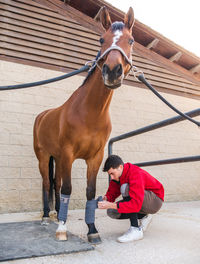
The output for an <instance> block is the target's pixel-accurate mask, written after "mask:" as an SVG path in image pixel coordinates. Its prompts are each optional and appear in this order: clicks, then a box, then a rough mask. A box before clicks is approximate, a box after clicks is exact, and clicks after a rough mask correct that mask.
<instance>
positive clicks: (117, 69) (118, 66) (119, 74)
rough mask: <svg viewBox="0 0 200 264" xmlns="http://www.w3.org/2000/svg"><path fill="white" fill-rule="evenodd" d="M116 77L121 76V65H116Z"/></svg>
mask: <svg viewBox="0 0 200 264" xmlns="http://www.w3.org/2000/svg"><path fill="white" fill-rule="evenodd" d="M116 75H117V78H118V77H119V76H121V75H122V65H121V64H118V65H117V66H116Z"/></svg>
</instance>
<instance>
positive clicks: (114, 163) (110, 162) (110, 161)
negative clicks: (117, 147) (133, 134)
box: [103, 155, 124, 172]
mask: <svg viewBox="0 0 200 264" xmlns="http://www.w3.org/2000/svg"><path fill="white" fill-rule="evenodd" d="M119 165H124V162H123V160H122V159H121V158H120V157H119V156H117V155H110V156H109V157H108V158H107V160H106V161H105V164H104V168H103V171H104V172H105V171H108V170H109V169H110V168H113V169H116V168H118V167H119Z"/></svg>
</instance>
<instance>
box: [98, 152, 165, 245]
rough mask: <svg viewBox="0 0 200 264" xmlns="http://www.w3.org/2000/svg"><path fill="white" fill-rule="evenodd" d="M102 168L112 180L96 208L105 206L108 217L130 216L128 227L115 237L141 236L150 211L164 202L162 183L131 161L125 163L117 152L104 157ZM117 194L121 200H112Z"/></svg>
mask: <svg viewBox="0 0 200 264" xmlns="http://www.w3.org/2000/svg"><path fill="white" fill-rule="evenodd" d="M103 171H104V172H108V174H109V175H110V178H111V181H110V184H109V187H108V190H107V192H106V195H105V196H104V197H103V201H101V202H98V208H99V209H107V214H108V216H110V217H111V218H114V219H130V228H129V229H128V231H127V232H126V233H125V234H124V235H122V236H120V237H118V239H117V241H118V242H122V243H124V242H130V241H134V240H139V239H142V238H143V232H144V231H145V230H146V228H147V226H148V225H149V223H150V222H151V219H152V214H155V213H156V212H158V211H159V210H160V208H161V206H162V204H163V201H164V188H163V185H162V184H161V183H160V182H159V181H158V180H156V179H155V178H154V177H153V176H151V175H150V174H149V173H148V172H146V171H145V170H142V169H141V168H139V167H137V166H135V165H133V164H131V163H125V164H124V163H123V161H122V159H121V158H120V157H119V156H116V155H111V156H109V157H108V158H107V160H106V162H105V164H104V168H103ZM119 195H122V197H123V200H120V201H118V202H115V199H116V198H117V197H118V196H119Z"/></svg>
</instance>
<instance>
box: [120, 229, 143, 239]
mask: <svg viewBox="0 0 200 264" xmlns="http://www.w3.org/2000/svg"><path fill="white" fill-rule="evenodd" d="M142 238H143V231H142V229H141V228H140V227H134V226H131V227H130V228H129V229H128V231H127V232H126V233H125V234H123V236H120V237H118V238H117V241H118V242H121V243H126V242H130V241H136V240H139V239H142Z"/></svg>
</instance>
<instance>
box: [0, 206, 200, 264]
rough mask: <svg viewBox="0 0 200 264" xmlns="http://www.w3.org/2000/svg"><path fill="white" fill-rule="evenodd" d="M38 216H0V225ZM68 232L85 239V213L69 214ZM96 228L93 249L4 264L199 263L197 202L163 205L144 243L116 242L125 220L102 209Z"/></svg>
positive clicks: (32, 214)
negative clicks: (97, 242)
mask: <svg viewBox="0 0 200 264" xmlns="http://www.w3.org/2000/svg"><path fill="white" fill-rule="evenodd" d="M39 218H40V213H23V214H5V215H0V223H3V222H16V221H29V220H38V219H39ZM67 226H68V230H69V231H70V232H71V233H73V234H75V235H78V236H79V237H81V238H83V239H84V240H87V236H86V233H87V227H86V225H85V222H84V210H73V211H69V217H68V222H67ZM96 226H97V228H98V230H99V233H100V235H101V238H102V244H100V245H96V246H95V250H93V251H87V252H82V253H81V252H80V253H73V254H69V255H58V256H48V257H39V258H31V259H22V260H14V261H8V262H3V263H6V264H8V263H9V264H36V263H37V264H47V263H48V264H54V263H56V264H67V263H70V264H71V263H73V264H80V263H81V264H86V263H87V264H88V263H91V264H92V263H94V264H107V263H108V264H129V263H131V264H133V263H134V264H172V263H174V264H190V263H191V264H199V263H200V201H193V202H177V203H164V205H163V207H162V209H161V210H160V212H159V213H157V214H156V215H154V217H153V220H152V223H151V225H150V226H149V228H148V230H147V231H146V232H145V234H144V238H143V240H140V241H136V242H130V243H124V244H121V243H118V242H116V238H117V237H118V236H120V235H121V234H123V233H124V232H125V231H127V229H128V228H129V221H128V220H113V219H110V218H109V217H107V215H106V212H105V211H104V210H97V211H96Z"/></svg>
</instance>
